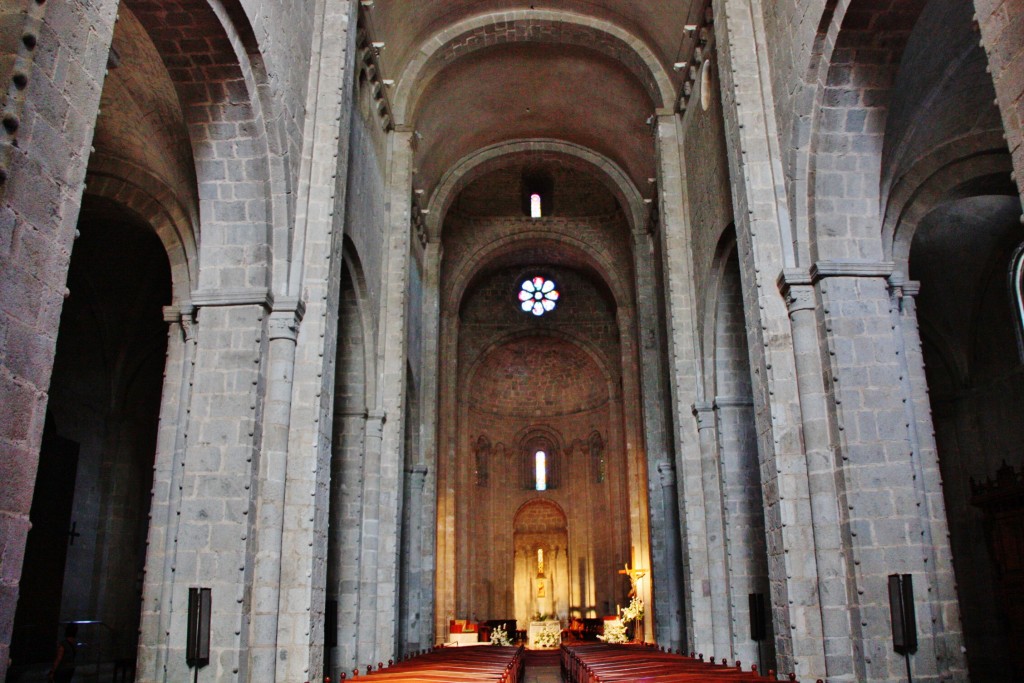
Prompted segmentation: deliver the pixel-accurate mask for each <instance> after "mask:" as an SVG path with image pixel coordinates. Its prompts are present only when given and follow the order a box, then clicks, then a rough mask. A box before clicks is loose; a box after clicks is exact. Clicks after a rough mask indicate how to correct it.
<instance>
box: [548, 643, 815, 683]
mask: <svg viewBox="0 0 1024 683" xmlns="http://www.w3.org/2000/svg"><path fill="white" fill-rule="evenodd" d="M562 677H563V679H564V680H566V681H568V682H569V683H612V682H613V681H643V682H644V683H695V682H697V681H701V682H705V681H706V682H707V683H732V682H733V681H735V682H736V683H740V682H744V683H746V682H750V681H775V680H778V679H777V678H776V677H775V672H774V671H769V672H768V676H762V675H760V674H759V673H758V671H757V667H756V666H754V667H752V670H751V671H743V670H742V667H741V665H740V663H739V662H736V664H735V666H732V665H729V664H728V663H727V662H726V660H724V659H723V660H722V663H721V664H720V665H719V664H716V663H715V662H714V660H712V661H710V662H706V661H704V656H703V655H700V656H699V657H694V656H692V655H691V656H689V657H686V656H684V655H681V654H673V653H672V652H668V651H664V650H659V649H658V648H657V647H656V646H654V645H633V644H629V645H608V644H604V643H598V644H582V645H565V646H563V647H562ZM789 680H790V681H795V680H796V676H795V675H793V674H790V675H789ZM818 683H821V682H820V681H819V682H818Z"/></svg>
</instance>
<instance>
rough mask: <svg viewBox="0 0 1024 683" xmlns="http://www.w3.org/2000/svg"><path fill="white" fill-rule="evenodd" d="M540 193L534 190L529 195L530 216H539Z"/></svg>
mask: <svg viewBox="0 0 1024 683" xmlns="http://www.w3.org/2000/svg"><path fill="white" fill-rule="evenodd" d="M540 217H541V209H540V193H539V192H534V193H533V194H531V195H530V218H540Z"/></svg>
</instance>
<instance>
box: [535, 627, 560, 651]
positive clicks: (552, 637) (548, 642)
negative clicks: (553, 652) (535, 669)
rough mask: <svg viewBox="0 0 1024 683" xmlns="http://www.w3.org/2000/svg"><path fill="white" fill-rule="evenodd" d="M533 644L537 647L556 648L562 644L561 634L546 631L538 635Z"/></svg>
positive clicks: (554, 631) (552, 630)
mask: <svg viewBox="0 0 1024 683" xmlns="http://www.w3.org/2000/svg"><path fill="white" fill-rule="evenodd" d="M533 642H534V643H535V644H536V645H537V647H558V646H560V645H561V644H562V632H561V630H556V629H546V630H544V631H541V632H540V633H538V634H537V636H536V638H535V639H534V641H533Z"/></svg>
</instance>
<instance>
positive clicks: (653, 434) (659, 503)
mask: <svg viewBox="0 0 1024 683" xmlns="http://www.w3.org/2000/svg"><path fill="white" fill-rule="evenodd" d="M633 272H634V275H635V278H636V292H637V319H638V323H639V325H638V329H637V336H638V338H639V346H640V354H639V356H640V359H639V360H640V392H641V400H642V405H643V420H644V422H643V434H644V442H645V444H646V447H647V448H646V454H647V470H648V475H647V480H648V482H649V484H648V486H649V491H648V498H649V506H648V507H649V509H650V529H651V565H652V566H651V570H652V571H651V573H652V579H653V583H654V604H653V605H652V607H653V609H652V610H650V611H651V612H653V614H654V618H653V619H646V620H645V621H646V622H648V623H652V622H653V623H652V625H653V627H654V637H655V640H656V641H657V642H659V643H662V644H664V645H668V646H670V647H671V648H673V649H679V648H682V647H683V641H682V630H683V595H682V585H681V584H680V583H679V576H680V574H679V570H678V567H679V563H680V562H681V561H682V557H681V555H680V553H679V509H678V504H677V501H676V500H672V501H671V502H670V501H669V500H668V499H666V498H665V496H664V495H663V494H664V493H665V491H667V490H668V489H671V490H672V491H677V489H676V483H675V476H676V471H675V467H674V466H673V465H672V462H673V460H674V459H675V454H674V453H673V451H672V442H671V438H670V437H671V433H670V430H669V429H668V428H667V425H669V424H670V417H669V406H670V403H669V392H668V387H667V386H666V385H665V372H664V349H663V348H662V344H661V340H662V339H663V335H662V329H661V316H660V315H659V314H658V313H659V310H660V308H661V307H660V306H659V305H658V304H659V297H658V287H657V284H656V282H655V280H656V275H655V272H654V244H653V238H652V237H651V234H650V233H648V232H646V231H641V230H634V231H633ZM666 478H670V479H671V481H670V482H666ZM656 482H658V483H657V484H656ZM666 506H667V507H666Z"/></svg>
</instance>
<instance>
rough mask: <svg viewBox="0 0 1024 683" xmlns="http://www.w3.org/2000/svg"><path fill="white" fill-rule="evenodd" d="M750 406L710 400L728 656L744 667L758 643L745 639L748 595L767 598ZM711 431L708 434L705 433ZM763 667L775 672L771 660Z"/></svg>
mask: <svg viewBox="0 0 1024 683" xmlns="http://www.w3.org/2000/svg"><path fill="white" fill-rule="evenodd" d="M753 411H754V405H753V402H752V401H751V400H750V397H749V396H747V397H744V396H715V403H714V418H715V430H714V431H715V433H716V436H717V446H718V451H717V453H716V456H717V460H718V468H719V471H720V472H721V496H722V503H721V506H722V527H723V529H724V533H725V540H724V546H725V550H724V552H725V567H726V570H727V572H728V596H727V598H728V614H729V616H730V619H729V623H728V624H726V627H727V628H728V630H729V643H730V647H729V649H730V652H731V656H732V658H733V659H738V660H740V661H742V662H743V663H744V664H747V663H753V662H757V661H758V659H759V656H758V655H759V652H758V645H757V643H755V642H754V641H752V640H750V639H749V637H748V635H749V632H748V630H747V629H748V625H749V624H750V608H749V602H748V596H749V595H750V594H751V593H761V594H767V592H768V590H767V589H768V567H767V564H766V562H765V558H766V557H767V555H766V548H765V547H764V544H765V536H764V523H763V516H762V514H763V503H762V497H761V490H760V483H761V482H760V476H759V475H760V472H759V468H758V456H757V437H756V435H755V434H754V433H753V431H754V416H753ZM709 431H710V430H709ZM764 664H765V667H766V668H767V667H771V668H774V665H772V664H771V663H770V658H769V659H767V660H765V661H764Z"/></svg>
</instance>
